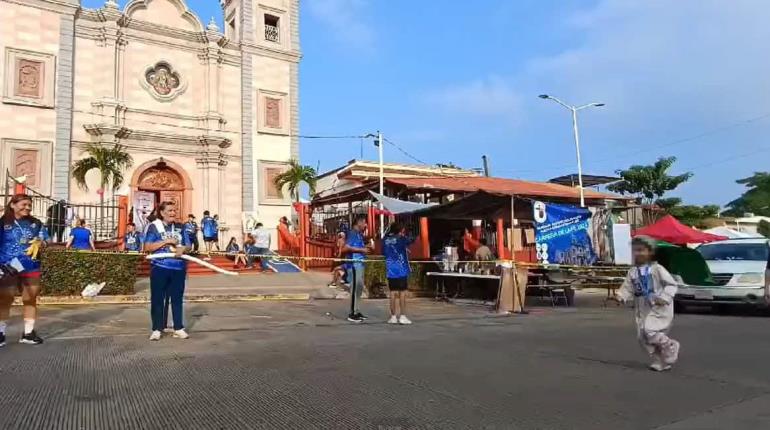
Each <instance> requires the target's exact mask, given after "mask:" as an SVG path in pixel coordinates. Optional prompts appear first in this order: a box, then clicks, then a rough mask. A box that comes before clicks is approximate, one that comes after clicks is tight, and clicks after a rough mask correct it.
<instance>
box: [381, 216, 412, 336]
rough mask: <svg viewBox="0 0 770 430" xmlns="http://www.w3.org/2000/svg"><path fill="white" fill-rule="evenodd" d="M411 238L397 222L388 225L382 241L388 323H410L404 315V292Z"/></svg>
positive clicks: (408, 269)
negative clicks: (386, 233) (386, 286)
mask: <svg viewBox="0 0 770 430" xmlns="http://www.w3.org/2000/svg"><path fill="white" fill-rule="evenodd" d="M412 242H414V240H413V239H411V238H409V237H407V236H406V230H405V229H404V227H403V226H402V225H401V224H399V223H393V224H391V225H390V229H389V231H388V235H387V236H385V238H384V239H383V241H382V253H383V254H384V255H385V272H386V274H385V275H386V277H387V278H388V288H389V289H390V319H389V320H388V324H411V323H412V322H411V321H410V320H409V318H407V317H406V292H407V288H408V287H409V282H408V280H409V273H411V269H410V267H409V245H411V244H412Z"/></svg>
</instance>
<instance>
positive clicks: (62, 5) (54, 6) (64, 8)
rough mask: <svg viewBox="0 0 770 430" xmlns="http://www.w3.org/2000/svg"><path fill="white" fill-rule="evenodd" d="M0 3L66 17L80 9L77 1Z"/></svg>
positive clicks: (14, 0) (9, 0)
mask: <svg viewBox="0 0 770 430" xmlns="http://www.w3.org/2000/svg"><path fill="white" fill-rule="evenodd" d="M0 3H14V4H18V5H22V6H29V7H34V8H36V9H42V10H47V11H49V12H56V13H62V14H67V15H75V14H76V13H77V11H78V9H80V1H79V0H0Z"/></svg>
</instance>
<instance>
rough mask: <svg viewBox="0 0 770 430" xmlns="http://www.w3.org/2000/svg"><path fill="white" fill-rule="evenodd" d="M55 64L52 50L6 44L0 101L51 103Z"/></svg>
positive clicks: (43, 105) (46, 106) (32, 104)
mask: <svg viewBox="0 0 770 430" xmlns="http://www.w3.org/2000/svg"><path fill="white" fill-rule="evenodd" d="M55 65H56V57H55V56H53V55H51V54H46V53H43V52H36V51H29V50H26V49H19V48H14V47H11V46H6V47H5V67H4V69H5V75H4V76H3V80H2V84H3V99H2V101H3V103H12V104H20V105H27V106H36V107H44V108H52V107H54V87H55V85H54V78H55V77H56V76H55V75H56V74H55V73H54V72H53V71H54V70H55Z"/></svg>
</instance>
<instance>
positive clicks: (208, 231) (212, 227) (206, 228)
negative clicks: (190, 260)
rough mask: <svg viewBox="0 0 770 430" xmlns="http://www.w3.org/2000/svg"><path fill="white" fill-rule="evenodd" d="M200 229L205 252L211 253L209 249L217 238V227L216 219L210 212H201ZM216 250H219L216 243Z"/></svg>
mask: <svg viewBox="0 0 770 430" xmlns="http://www.w3.org/2000/svg"><path fill="white" fill-rule="evenodd" d="M201 229H202V230H203V243H204V244H205V245H206V254H208V255H211V249H212V248H213V247H214V245H216V243H217V241H218V240H219V227H218V226H217V220H215V219H214V218H212V217H211V212H209V211H204V212H203V218H201ZM217 250H219V245H217ZM209 258H210V257H209Z"/></svg>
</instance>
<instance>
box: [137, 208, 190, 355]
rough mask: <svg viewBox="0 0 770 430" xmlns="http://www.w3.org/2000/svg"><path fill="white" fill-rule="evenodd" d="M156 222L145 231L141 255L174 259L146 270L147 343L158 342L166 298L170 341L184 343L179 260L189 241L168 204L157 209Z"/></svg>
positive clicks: (181, 265)
mask: <svg viewBox="0 0 770 430" xmlns="http://www.w3.org/2000/svg"><path fill="white" fill-rule="evenodd" d="M157 213H158V219H157V220H155V221H153V222H152V223H151V224H150V226H149V227H148V228H147V235H146V236H145V240H144V250H145V252H148V253H151V254H158V253H166V252H173V253H175V254H176V257H175V258H161V259H157V260H152V263H151V269H150V316H151V318H152V334H151V335H150V340H160V337H161V330H163V329H164V328H165V326H166V321H165V312H164V308H165V299H166V297H169V298H170V301H171V314H172V316H173V320H174V335H173V336H174V337H175V338H179V339H187V338H188V337H189V335H188V334H187V331H185V328H184V318H183V315H182V312H183V311H182V308H183V299H184V287H185V278H186V277H187V261H185V260H183V259H181V258H179V257H181V256H182V255H183V254H184V253H185V251H187V250H188V247H189V245H190V240H189V238H188V236H187V235H186V234H184V226H183V225H182V224H180V223H178V222H176V221H175V220H176V214H177V208H176V206H175V205H174V204H173V203H171V202H162V203H161V204H160V205H159V206H158V210H157Z"/></svg>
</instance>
